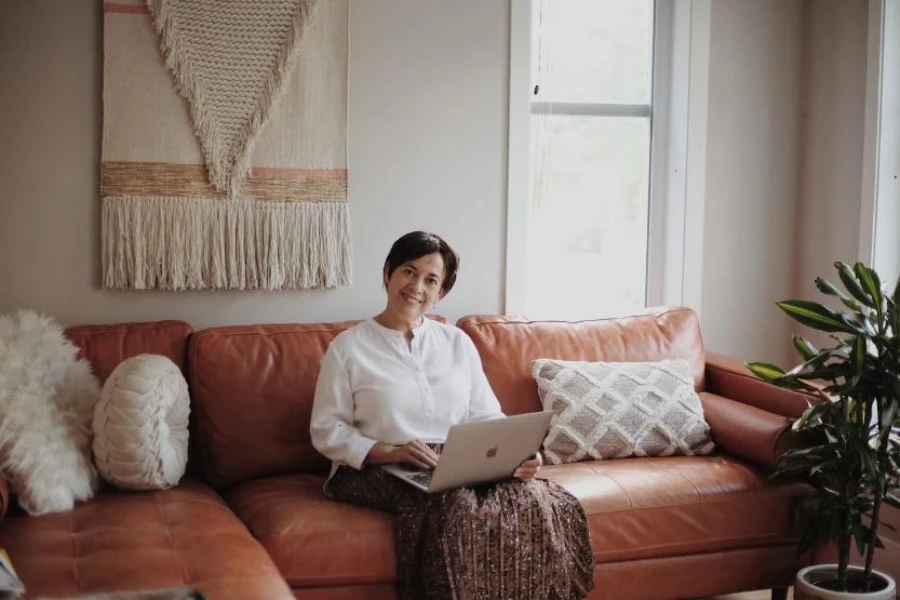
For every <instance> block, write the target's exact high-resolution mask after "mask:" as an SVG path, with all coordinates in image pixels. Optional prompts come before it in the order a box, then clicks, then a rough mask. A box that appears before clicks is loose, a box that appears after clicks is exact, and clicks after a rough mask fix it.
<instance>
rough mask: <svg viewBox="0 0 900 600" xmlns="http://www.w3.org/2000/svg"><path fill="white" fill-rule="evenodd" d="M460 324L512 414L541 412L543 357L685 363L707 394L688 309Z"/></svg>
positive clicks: (696, 328)
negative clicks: (536, 373)
mask: <svg viewBox="0 0 900 600" xmlns="http://www.w3.org/2000/svg"><path fill="white" fill-rule="evenodd" d="M457 325H458V326H459V327H460V328H461V329H462V330H463V331H465V332H466V333H467V334H469V336H470V337H471V338H472V341H473V342H474V343H475V347H476V348H477V349H478V353H479V354H480V355H481V362H482V365H483V367H484V372H485V374H486V375H487V378H488V381H489V382H490V384H491V388H493V390H494V393H495V394H496V395H497V399H498V400H499V401H500V406H501V407H502V408H503V411H504V412H505V413H506V414H508V415H514V414H520V413H524V412H534V411H537V410H541V400H540V398H539V396H538V389H537V384H536V383H535V381H534V378H533V377H532V375H531V365H532V361H533V360H535V359H537V358H552V359H558V360H570V361H571V360H583V361H592V362H595V361H608V362H613V361H641V362H650V361H659V360H665V359H678V358H683V359H686V360H687V361H688V363H689V364H690V367H691V374H692V376H693V379H694V387H695V389H697V391H700V390H702V389H703V376H704V365H705V358H704V353H703V341H702V340H701V338H700V323H699V321H698V319H697V315H696V314H695V313H694V311H692V310H690V309H688V308H656V309H648V310H647V312H646V313H642V314H639V315H634V316H629V317H620V318H613V319H600V320H595V321H577V322H565V321H528V320H526V319H523V318H521V317H510V316H468V317H463V318H462V319H460V320H459V322H458V323H457Z"/></svg>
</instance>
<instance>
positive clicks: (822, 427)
mask: <svg viewBox="0 0 900 600" xmlns="http://www.w3.org/2000/svg"><path fill="white" fill-rule="evenodd" d="M835 267H836V268H837V271H838V276H839V277H840V280H841V283H842V284H843V287H844V288H845V290H846V292H844V291H842V290H841V289H839V288H838V287H837V286H835V285H834V284H832V283H831V282H829V281H826V280H824V279H822V278H817V279H816V287H817V288H818V289H819V291H821V292H822V293H824V294H826V295H828V296H832V297H834V298H837V299H838V300H839V301H840V302H841V304H842V305H843V308H842V310H832V309H830V308H827V307H826V306H823V305H822V304H819V303H817V302H811V301H808V300H788V301H785V302H779V303H778V306H779V307H780V308H781V310H783V311H784V312H785V313H786V314H787V315H788V316H790V317H791V318H792V319H794V320H795V321H797V322H799V323H801V324H803V325H806V326H808V327H811V328H812V329H815V330H818V331H821V332H824V333H826V334H827V335H828V337H829V339H830V340H832V342H833V344H831V345H830V346H829V347H827V348H823V349H818V348H816V347H815V346H814V345H813V344H812V343H811V342H810V341H809V340H807V339H806V338H803V337H801V336H797V335H794V336H793V343H794V349H795V350H796V351H797V353H798V354H799V355H800V358H801V359H802V362H801V363H800V364H798V365H797V366H796V367H794V368H793V369H791V370H789V371H784V370H782V369H780V368H779V367H777V366H775V365H772V364H768V363H761V362H754V363H748V364H747V367H748V368H749V369H750V370H751V371H752V372H753V373H755V374H756V375H757V376H759V377H761V378H762V379H764V380H766V381H769V382H771V383H773V384H775V385H777V386H780V387H784V388H788V389H793V390H799V391H802V392H805V393H807V394H809V395H810V403H809V407H808V408H807V410H806V411H805V412H804V414H803V416H802V417H801V418H800V419H798V420H797V421H796V422H795V423H794V425H793V428H794V431H796V432H798V433H799V434H802V435H803V436H804V438H806V439H807V440H808V441H809V444H808V445H806V446H805V447H804V448H802V449H796V450H791V451H788V452H786V453H785V454H784V455H783V456H781V458H780V459H779V461H778V464H777V467H776V470H775V476H779V475H790V476H800V477H803V478H805V479H806V480H807V481H809V482H810V483H811V484H812V487H813V491H812V493H810V494H809V495H805V496H802V497H801V498H799V499H798V503H797V505H796V510H797V512H796V514H797V516H798V517H800V519H801V521H802V522H803V523H804V524H805V526H804V531H803V535H802V537H801V540H800V551H801V552H802V551H805V550H807V549H809V548H810V547H811V546H812V545H813V544H815V543H816V542H817V541H821V540H823V539H828V540H831V541H833V542H835V543H836V544H837V547H838V551H839V559H838V573H837V581H836V582H834V589H835V590H836V591H848V576H847V573H848V569H847V566H848V563H849V561H850V549H851V544H852V543H853V542H855V544H856V547H857V550H858V551H859V553H860V554H861V555H864V556H865V572H864V579H863V581H864V583H863V589H862V590H855V591H869V586H870V584H871V582H872V561H873V558H874V555H875V549H876V548H879V547H882V546H881V542H880V540H879V539H878V529H879V526H880V525H881V507H882V504H883V503H885V502H887V503H889V504H892V505H895V506H900V498H898V496H897V492H898V475H900V442H898V439H897V437H895V435H894V428H895V427H896V426H897V425H898V411H900V337H898V335H897V334H898V333H900V279H898V281H897V284H896V285H895V286H894V289H893V293H892V294H890V295H888V294H886V293H885V292H884V291H882V289H881V280H880V278H879V277H878V274H877V273H876V272H875V271H874V270H873V269H871V268H869V267H866V266H865V265H863V264H862V263H856V264H855V265H854V266H853V267H852V268H851V267H849V266H848V265H845V264H843V263H840V262H836V263H835Z"/></svg>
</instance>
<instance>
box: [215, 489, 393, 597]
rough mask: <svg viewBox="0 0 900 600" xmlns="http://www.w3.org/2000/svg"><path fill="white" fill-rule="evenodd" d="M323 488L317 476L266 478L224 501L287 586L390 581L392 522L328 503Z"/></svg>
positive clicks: (370, 512) (380, 515)
mask: <svg viewBox="0 0 900 600" xmlns="http://www.w3.org/2000/svg"><path fill="white" fill-rule="evenodd" d="M324 483H325V478H324V477H322V476H318V475H289V476H278V477H269V478H265V479H260V480H256V481H248V482H245V483H242V484H239V485H237V486H236V487H235V488H234V489H232V490H231V491H230V492H229V493H227V494H226V496H225V499H226V500H227V501H228V503H229V504H230V505H231V508H232V509H233V510H234V511H235V513H236V514H237V515H238V517H239V518H240V519H241V520H242V521H243V522H244V523H246V525H247V527H248V528H249V529H250V531H251V533H253V535H254V537H256V539H258V540H259V541H260V542H261V543H262V545H263V547H265V549H266V551H267V552H268V553H269V555H270V556H271V557H272V560H273V561H275V564H276V565H278V568H279V569H280V570H281V574H282V575H283V576H284V578H285V579H287V582H288V583H289V584H290V585H291V587H294V588H299V587H315V586H333V585H356V584H373V583H387V582H392V581H394V580H395V579H396V561H395V557H394V529H393V518H392V517H391V516H390V515H387V514H384V513H381V512H378V511H375V510H370V509H365V508H360V507H356V506H352V505H349V504H344V503H341V502H337V501H335V500H331V499H329V498H327V497H326V496H325V495H324V494H323V493H322V485H323V484H324Z"/></svg>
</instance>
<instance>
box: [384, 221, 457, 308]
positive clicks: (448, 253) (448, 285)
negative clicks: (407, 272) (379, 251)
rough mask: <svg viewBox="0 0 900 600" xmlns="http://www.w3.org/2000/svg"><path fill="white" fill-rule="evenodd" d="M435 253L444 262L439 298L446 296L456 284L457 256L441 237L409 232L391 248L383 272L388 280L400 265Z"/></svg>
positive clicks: (422, 232)
mask: <svg viewBox="0 0 900 600" xmlns="http://www.w3.org/2000/svg"><path fill="white" fill-rule="evenodd" d="M435 252H437V253H439V254H440V255H441V258H442V259H443V260H444V281H443V283H441V296H446V295H447V294H448V293H449V292H450V290H451V289H453V284H454V283H456V271H457V270H458V269H459V254H457V253H456V250H454V249H453V248H451V247H450V244H448V243H447V242H445V241H444V240H443V238H441V236H439V235H436V234H434V233H428V232H427V231H411V232H410V233H407V234H406V235H404V236H403V237H401V238H400V239H398V240H397V241H396V242H394V245H393V246H391V251H390V252H388V255H387V258H386V259H385V261H384V270H385V272H386V274H387V278H388V279H390V278H391V275H393V274H394V271H396V270H397V268H398V267H400V265H403V264H406V263H408V262H409V261H411V260H416V259H417V258H421V257H422V256H425V255H427V254H434V253H435Z"/></svg>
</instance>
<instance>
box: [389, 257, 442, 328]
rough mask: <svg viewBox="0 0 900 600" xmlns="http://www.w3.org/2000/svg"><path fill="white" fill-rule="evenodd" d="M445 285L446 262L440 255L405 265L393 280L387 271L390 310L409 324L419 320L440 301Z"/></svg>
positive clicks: (397, 271) (398, 269)
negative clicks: (442, 287) (388, 276)
mask: <svg viewBox="0 0 900 600" xmlns="http://www.w3.org/2000/svg"><path fill="white" fill-rule="evenodd" d="M443 283H444V259H443V258H442V257H441V255H440V253H439V252H434V253H433V254H426V255H425V256H420V257H419V258H417V259H415V260H411V261H408V262H405V263H403V264H402V265H400V266H399V267H397V268H396V269H395V270H394V272H393V274H391V277H390V279H388V278H387V272H385V285H386V286H387V296H388V310H389V311H391V312H392V313H394V314H396V315H397V316H398V317H403V318H404V319H408V320H409V321H413V320H415V319H418V318H419V317H420V316H421V315H422V314H424V313H425V312H426V311H428V309H430V308H431V305H432V304H434V303H435V301H436V300H438V299H440V297H441V285H442V284H443Z"/></svg>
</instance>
